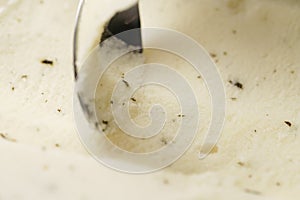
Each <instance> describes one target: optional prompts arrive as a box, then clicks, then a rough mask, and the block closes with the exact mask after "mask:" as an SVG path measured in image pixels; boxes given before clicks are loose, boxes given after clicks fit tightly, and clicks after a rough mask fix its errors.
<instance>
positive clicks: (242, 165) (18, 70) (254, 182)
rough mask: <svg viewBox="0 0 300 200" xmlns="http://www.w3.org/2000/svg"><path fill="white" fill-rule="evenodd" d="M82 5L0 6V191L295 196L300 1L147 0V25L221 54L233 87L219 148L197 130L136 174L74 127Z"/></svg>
mask: <svg viewBox="0 0 300 200" xmlns="http://www.w3.org/2000/svg"><path fill="white" fill-rule="evenodd" d="M1 2H2V1H1ZM111 2H112V1H108V0H107V1H103V3H104V5H105V6H103V7H99V13H104V14H103V15H102V14H99V22H104V21H105V20H106V19H107V18H108V16H109V15H110V14H109V10H110V3H111ZM118 2H121V1H114V3H113V4H112V7H113V8H111V9H117V8H118V7H119V6H121V4H118ZM122 2H123V3H124V5H126V4H125V1H122ZM162 2H163V3H162ZM1 5H2V4H0V6H1ZM76 6H77V2H76V1H71V0H64V1H61V0H39V1H38V0H32V1H21V0H19V1H16V2H15V3H13V4H12V5H11V6H10V7H8V8H7V9H5V10H2V12H1V13H0V105H1V106H0V121H1V123H0V133H3V134H5V136H6V139H4V138H0V139H1V140H0V187H1V189H0V199H184V200H196V199H201V200H202V199H284V200H285V199H298V196H299V194H300V168H299V167H300V139H299V124H300V114H299V113H300V106H299V103H298V102H299V100H300V87H299V85H300V78H299V75H300V71H299V69H300V56H299V52H300V2H299V1H297V0H294V1H292V0H288V1H285V0H274V1H271V0H264V1H261V0H244V1H237V0H236V1H234V0H227V1H225V0H224V1H217V0H215V1H211V0H190V1H180V0H176V1H174V0H173V1H171V0H166V1H161V3H156V4H155V3H153V1H148V0H143V1H142V2H141V10H142V13H143V14H142V19H143V25H144V26H156V27H157V26H158V27H167V28H172V29H175V30H178V31H181V32H184V33H186V34H188V35H190V36H191V37H193V38H194V39H196V40H197V41H199V42H200V43H201V44H202V45H203V46H204V47H205V48H206V49H207V50H208V51H209V52H211V53H213V54H215V55H216V57H215V58H214V60H216V62H217V65H218V67H219V70H220V72H221V75H222V78H223V79H224V83H225V87H226V93H227V114H226V123H225V126H224V131H223V134H222V138H221V140H220V142H219V143H218V151H217V152H215V153H214V154H212V155H210V156H209V157H208V158H207V159H205V160H204V161H199V160H198V159H197V153H198V151H197V150H199V143H197V142H196V143H195V144H194V145H193V147H192V148H191V150H190V151H189V153H188V154H187V155H186V156H184V157H183V158H182V159H181V160H179V161H178V162H177V163H175V164H174V165H172V166H171V167H170V168H167V169H165V170H164V171H161V172H158V173H155V174H150V175H141V176H132V175H126V174H120V173H118V172H114V171H112V170H109V169H107V168H105V167H103V166H101V165H100V164H98V163H97V162H96V161H94V160H93V159H92V158H91V157H90V156H89V155H88V154H87V153H86V151H85V150H84V149H83V147H82V145H81V144H80V141H79V139H78V137H77V134H76V131H75V124H74V121H73V113H72V106H73V105H72V97H73V96H72V95H73V86H74V83H73V77H72V63H71V61H72V57H71V55H72V54H71V53H72V52H71V47H72V31H73V26H74V18H75V11H76ZM157 7H158V9H156V8H157ZM181 12H182V13H183V14H184V13H185V15H184V16H185V18H184V20H182V21H180V19H178V17H180V16H182V15H181ZM153 13H155V14H153ZM186 13H189V15H186ZM163 16H167V18H166V17H163ZM161 19H164V20H161ZM174 19H177V20H174ZM99 27H100V28H101V26H99ZM99 27H98V28H99ZM95 35H96V33H95ZM95 35H94V36H95ZM92 41H94V39H91V38H89V45H91V44H93V42H92ZM224 52H226V53H224ZM43 59H49V60H53V61H54V64H53V66H49V65H44V64H42V63H41V60H43ZM229 80H232V81H233V82H236V81H239V82H241V83H242V84H243V86H244V89H243V90H240V89H239V88H237V87H235V86H233V85H232V84H230V83H229V82H228V81H229ZM232 98H236V99H234V100H232ZM284 121H290V122H291V123H292V126H291V127H289V126H287V125H286V124H285V123H284ZM11 140H16V142H11Z"/></svg>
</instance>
